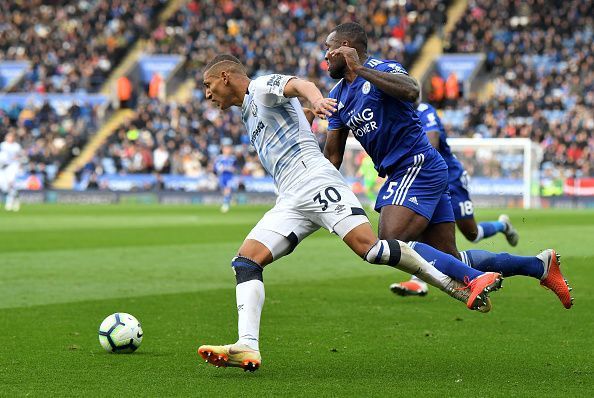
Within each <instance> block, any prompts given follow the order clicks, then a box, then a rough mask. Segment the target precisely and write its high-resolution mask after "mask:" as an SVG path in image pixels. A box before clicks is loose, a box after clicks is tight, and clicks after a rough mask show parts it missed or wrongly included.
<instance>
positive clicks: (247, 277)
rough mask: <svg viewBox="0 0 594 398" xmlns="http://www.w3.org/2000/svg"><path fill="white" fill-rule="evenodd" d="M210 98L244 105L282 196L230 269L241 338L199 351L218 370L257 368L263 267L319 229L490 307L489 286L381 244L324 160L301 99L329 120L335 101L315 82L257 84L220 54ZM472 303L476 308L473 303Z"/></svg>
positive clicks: (369, 256) (212, 69) (288, 79)
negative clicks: (455, 276)
mask: <svg viewBox="0 0 594 398" xmlns="http://www.w3.org/2000/svg"><path fill="white" fill-rule="evenodd" d="M203 79H204V87H205V94H206V98H207V99H209V100H211V101H213V102H214V103H215V104H216V105H217V106H218V107H219V108H220V109H222V110H225V109H228V108H229V107H231V106H241V110H242V118H243V121H244V124H245V126H246V128H247V129H248V133H249V136H250V139H251V143H252V145H253V146H254V147H255V149H256V151H257V153H258V156H259V157H260V161H261V162H262V164H263V166H264V167H265V168H266V170H267V171H268V172H269V173H270V174H271V175H272V177H273V179H274V183H275V186H276V189H277V191H278V198H277V201H276V205H275V206H274V207H273V208H272V209H271V210H269V211H268V212H267V213H266V214H265V215H264V216H263V217H262V219H261V220H260V221H259V222H258V224H257V225H256V226H255V227H254V228H253V229H252V231H251V232H250V233H249V234H248V236H247V237H246V239H245V240H244V242H243V244H242V245H241V247H240V248H239V251H238V253H237V256H236V257H234V258H233V260H232V262H231V265H232V267H233V271H234V273H235V277H236V281H237V286H236V298H237V311H238V316H239V319H238V329H239V340H238V341H237V342H236V343H235V344H229V345H223V346H212V345H203V346H201V347H200V348H199V349H198V353H199V355H200V356H202V358H204V359H205V360H206V362H209V363H211V364H212V365H215V366H217V367H219V366H223V367H226V366H234V367H241V368H243V369H244V370H250V371H254V370H256V369H258V367H259V366H260V364H261V361H262V358H261V355H260V350H259V344H258V343H259V342H258V339H259V328H260V315H261V312H262V307H263V304H264V284H263V278H262V271H263V268H264V266H266V265H268V264H270V263H271V262H273V261H274V260H277V259H279V258H281V257H282V256H284V255H286V254H289V253H290V252H291V251H293V249H294V248H295V247H296V246H297V244H298V243H299V242H300V241H301V240H303V239H304V238H305V237H307V236H308V235H310V234H312V233H313V232H315V231H316V230H318V229H319V228H320V227H324V228H326V229H328V230H329V231H331V232H333V233H335V234H337V235H338V236H340V238H341V239H342V240H343V241H344V242H345V243H346V244H347V245H348V246H349V247H350V248H351V249H352V250H353V251H354V252H355V253H357V254H358V255H359V256H360V257H362V258H363V259H365V260H366V261H367V262H369V263H374V264H385V265H389V266H392V267H394V268H397V269H400V270H402V271H405V272H407V273H409V274H414V275H417V276H418V277H419V278H421V279H423V280H425V281H426V282H428V283H430V284H431V285H433V286H436V287H438V288H440V289H441V290H443V291H445V292H446V293H448V294H449V295H450V296H452V297H454V298H457V299H459V300H460V301H464V302H467V306H468V307H469V308H471V309H478V310H481V307H484V306H489V302H488V292H489V290H490V286H488V285H487V284H482V285H480V286H479V285H475V286H465V285H463V284H461V283H460V282H457V281H454V280H453V279H451V278H449V277H448V276H446V275H444V274H442V273H441V272H439V271H438V270H437V269H435V268H434V267H433V266H432V265H430V264H429V263H428V262H426V261H425V260H424V259H423V258H421V257H420V256H419V255H418V254H417V253H416V252H415V251H413V250H412V249H411V248H410V247H409V246H408V245H407V244H406V243H404V242H400V241H398V240H379V239H378V238H377V236H376V234H375V233H374V232H373V230H372V228H371V224H370V223H369V220H368V218H367V216H366V215H365V212H364V211H363V209H362V206H361V204H360V202H359V200H358V199H357V197H356V196H355V195H354V194H353V192H352V191H351V189H350V188H349V186H348V185H347V183H346V182H345V180H344V178H343V177H342V175H341V174H340V172H339V171H338V170H337V169H336V168H335V167H334V166H333V165H332V164H331V163H330V162H329V161H328V160H327V159H326V158H325V157H324V155H323V154H322V153H321V151H320V148H319V146H318V143H317V141H316V139H315V136H314V135H313V133H312V131H311V128H310V125H309V122H308V120H307V118H306V117H305V114H304V111H303V109H302V107H301V104H300V103H299V100H298V99H297V98H296V97H297V96H301V97H304V98H306V99H307V100H308V101H310V102H311V103H312V108H313V109H312V111H313V112H314V114H315V115H316V116H319V117H326V116H329V115H330V114H331V112H333V111H334V110H335V104H336V102H335V101H334V100H332V99H329V98H323V96H322V94H321V93H320V91H319V90H318V88H317V87H316V86H315V85H314V84H313V83H311V82H308V81H305V80H301V79H298V78H295V77H293V76H284V75H279V74H272V75H267V76H261V77H258V78H256V79H254V80H250V79H249V78H248V76H247V75H246V72H245V68H244V67H243V65H242V64H241V62H240V61H239V60H238V59H237V58H235V57H233V56H232V55H227V54H224V55H219V56H217V57H215V58H214V59H213V60H212V61H211V62H210V63H209V64H208V65H207V66H206V68H205V71H204V74H203ZM469 303H470V305H469Z"/></svg>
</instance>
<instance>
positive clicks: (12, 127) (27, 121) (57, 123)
mask: <svg viewBox="0 0 594 398" xmlns="http://www.w3.org/2000/svg"><path fill="white" fill-rule="evenodd" d="M98 125H99V117H98V108H97V107H92V106H90V105H88V104H83V103H76V102H75V103H73V104H72V105H70V106H68V107H53V106H51V105H50V104H49V103H48V102H44V103H41V104H39V105H35V104H33V103H29V104H27V105H26V106H16V105H14V106H11V107H9V108H8V109H1V108H0V141H1V140H3V139H4V137H5V136H6V135H7V134H8V133H14V134H15V136H16V141H17V142H18V143H20V144H21V146H22V147H23V148H24V150H25V154H26V155H27V158H28V162H27V164H25V165H24V171H25V172H27V173H31V174H36V175H38V176H39V178H40V181H41V183H42V184H43V185H45V184H47V183H48V182H51V181H53V180H54V179H55V178H56V176H57V173H58V171H59V169H60V167H61V166H63V165H66V164H68V162H69V161H70V160H71V159H72V158H74V157H75V156H77V155H78V154H79V153H80V151H81V150H82V148H83V147H84V145H85V144H86V142H87V140H88V138H89V134H90V133H91V132H94V131H95V130H96V129H97V127H98Z"/></svg>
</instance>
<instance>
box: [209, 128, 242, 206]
mask: <svg viewBox="0 0 594 398" xmlns="http://www.w3.org/2000/svg"><path fill="white" fill-rule="evenodd" d="M229 141H230V140H229ZM221 151H222V153H221V154H220V155H219V156H217V158H216V159H215V163H214V172H215V174H216V175H217V176H218V177H219V188H220V189H221V193H222V194H223V205H222V206H221V212H223V213H227V212H228V211H229V206H231V195H232V193H233V187H232V184H233V177H234V176H235V172H236V169H237V158H236V157H235V155H234V154H233V147H232V146H231V142H228V141H227V140H225V139H223V140H222V149H221Z"/></svg>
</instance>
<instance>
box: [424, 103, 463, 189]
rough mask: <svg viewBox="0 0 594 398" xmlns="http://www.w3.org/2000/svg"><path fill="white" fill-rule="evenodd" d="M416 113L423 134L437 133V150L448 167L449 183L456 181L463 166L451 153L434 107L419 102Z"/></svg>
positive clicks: (460, 174)
mask: <svg viewBox="0 0 594 398" xmlns="http://www.w3.org/2000/svg"><path fill="white" fill-rule="evenodd" d="M417 113H418V115H419V118H420V119H421V124H422V125H423V130H424V131H425V133H427V132H429V131H437V132H438V133H439V147H438V148H437V150H438V151H439V154H440V155H441V157H442V158H443V160H445V162H446V164H447V165H448V175H449V181H450V182H451V181H457V180H459V179H460V176H462V173H463V172H464V166H462V163H460V161H459V160H458V158H456V156H455V155H454V154H453V153H452V150H451V148H450V146H449V145H448V142H447V134H446V131H445V128H444V127H443V124H441V120H440V119H439V116H438V115H437V111H436V110H435V108H434V107H432V106H431V105H429V104H426V103H424V102H421V103H420V104H419V106H418V107H417Z"/></svg>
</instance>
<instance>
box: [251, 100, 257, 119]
mask: <svg viewBox="0 0 594 398" xmlns="http://www.w3.org/2000/svg"><path fill="white" fill-rule="evenodd" d="M250 110H251V112H252V116H253V117H256V115H257V114H258V105H256V102H255V101H252V103H251V104H250Z"/></svg>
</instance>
